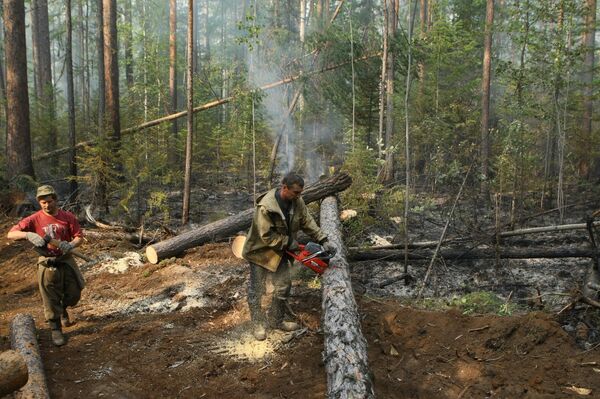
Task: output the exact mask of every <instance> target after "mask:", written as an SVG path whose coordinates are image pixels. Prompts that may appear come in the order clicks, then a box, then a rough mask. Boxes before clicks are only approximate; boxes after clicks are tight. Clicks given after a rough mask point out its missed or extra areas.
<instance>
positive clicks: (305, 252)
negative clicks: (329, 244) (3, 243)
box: [286, 242, 333, 274]
mask: <svg viewBox="0 0 600 399" xmlns="http://www.w3.org/2000/svg"><path fill="white" fill-rule="evenodd" d="M286 252H287V254H288V255H290V256H291V257H292V258H294V259H295V260H297V261H298V262H300V263H302V264H303V265H304V266H306V267H308V268H310V269H312V270H313V271H314V272H315V273H317V274H323V272H324V271H325V270H326V269H327V267H328V266H329V260H330V259H331V258H333V255H332V254H331V253H329V252H327V251H326V250H325V248H323V246H322V245H320V244H317V243H316V242H309V243H307V244H306V245H302V244H298V250H297V251H295V252H293V251H286Z"/></svg>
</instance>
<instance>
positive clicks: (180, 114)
mask: <svg viewBox="0 0 600 399" xmlns="http://www.w3.org/2000/svg"><path fill="white" fill-rule="evenodd" d="M377 56H379V54H370V55H365V56H363V57H360V58H357V59H355V60H354V61H364V60H367V59H369V58H373V57H377ZM350 62H351V61H345V62H341V63H339V64H334V65H327V66H325V67H323V68H321V69H318V70H316V71H311V72H307V73H300V74H298V75H294V76H289V77H287V78H285V79H282V80H279V81H277V82H273V83H269V84H266V85H264V86H261V87H259V90H270V89H273V88H275V87H279V86H282V85H285V84H288V83H291V82H294V81H296V80H299V79H302V78H307V77H310V76H313V75H317V74H320V73H323V72H328V71H332V70H334V69H337V68H341V67H343V66H346V65H348V64H350ZM234 99H236V96H230V97H226V98H221V99H219V100H214V101H211V102H209V103H206V104H203V105H200V106H198V107H195V108H194V109H193V112H194V113H196V112H200V111H206V110H207V109H211V108H215V107H218V106H219V105H223V104H226V103H229V102H231V101H233V100H234ZM186 115H187V111H181V112H176V113H174V114H171V115H167V116H164V117H162V118H158V119H154V120H151V121H148V122H145V123H142V124H141V125H137V126H132V127H128V128H127V129H123V130H121V137H122V136H124V135H126V134H129V133H134V132H137V131H140V130H143V129H146V128H149V127H152V126H156V125H160V124H161V123H164V122H169V121H172V120H175V119H179V118H182V117H184V116H186ZM95 142H96V140H88V141H83V142H80V143H77V144H75V147H74V148H82V147H85V146H89V145H93V144H94V143H95ZM72 149H73V147H64V148H59V149H57V150H54V151H50V152H46V153H44V154H40V155H37V156H35V157H34V158H33V160H34V161H41V160H43V159H48V158H52V157H55V156H57V155H61V154H65V153H67V152H69V151H71V150H72Z"/></svg>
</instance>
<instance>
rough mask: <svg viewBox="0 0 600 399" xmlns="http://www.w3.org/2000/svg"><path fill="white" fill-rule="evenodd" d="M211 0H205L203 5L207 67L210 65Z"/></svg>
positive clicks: (204, 45)
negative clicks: (209, 20)
mask: <svg viewBox="0 0 600 399" xmlns="http://www.w3.org/2000/svg"><path fill="white" fill-rule="evenodd" d="M209 1H210V0H205V1H204V3H203V7H204V26H203V27H202V31H203V32H204V36H203V45H202V47H203V48H204V61H205V63H206V65H210V64H209V63H210V29H209V27H208V19H209V18H210V14H209V11H208V10H209V8H208V2H209Z"/></svg>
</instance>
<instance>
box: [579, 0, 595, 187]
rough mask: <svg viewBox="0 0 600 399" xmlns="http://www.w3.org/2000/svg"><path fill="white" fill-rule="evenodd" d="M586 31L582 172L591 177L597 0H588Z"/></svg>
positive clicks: (584, 40) (584, 41)
mask: <svg viewBox="0 0 600 399" xmlns="http://www.w3.org/2000/svg"><path fill="white" fill-rule="evenodd" d="M586 6H587V12H586V15H585V33H584V37H583V43H584V49H585V61H584V71H583V84H584V90H583V101H584V105H583V120H582V121H581V122H582V123H581V124H582V136H583V137H582V143H581V149H582V150H581V159H580V161H579V162H580V168H579V170H580V173H581V174H582V175H583V176H584V177H586V178H589V177H590V173H589V170H590V151H589V148H590V146H591V145H592V116H593V115H592V114H593V104H594V103H593V83H594V51H595V38H596V0H586Z"/></svg>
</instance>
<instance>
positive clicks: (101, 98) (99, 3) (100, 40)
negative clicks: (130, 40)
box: [50, 0, 106, 156]
mask: <svg viewBox="0 0 600 399" xmlns="http://www.w3.org/2000/svg"><path fill="white" fill-rule="evenodd" d="M103 1H104V0H96V8H97V10H96V23H97V24H98V27H99V29H100V30H102V29H104V28H103V27H104V10H103ZM96 52H97V57H98V62H97V65H98V70H97V72H98V135H100V136H102V133H103V132H104V111H105V107H106V99H105V94H104V35H103V34H102V33H101V32H100V33H99V34H98V37H97V38H96ZM79 144H82V145H81V147H83V146H84V145H87V144H84V143H79ZM50 154H52V152H50ZM58 154H59V153H57V154H56V155H58ZM50 156H54V155H50Z"/></svg>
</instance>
